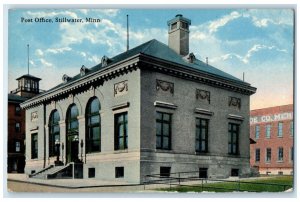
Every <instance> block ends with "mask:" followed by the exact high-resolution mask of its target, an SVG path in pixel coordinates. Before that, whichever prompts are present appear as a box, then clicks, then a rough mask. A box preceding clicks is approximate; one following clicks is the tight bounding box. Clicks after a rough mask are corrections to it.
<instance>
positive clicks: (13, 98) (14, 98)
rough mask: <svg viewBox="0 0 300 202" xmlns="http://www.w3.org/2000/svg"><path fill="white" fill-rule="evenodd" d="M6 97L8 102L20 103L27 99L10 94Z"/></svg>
mask: <svg viewBox="0 0 300 202" xmlns="http://www.w3.org/2000/svg"><path fill="white" fill-rule="evenodd" d="M7 97H8V102H18V103H21V102H24V101H25V100H28V98H25V97H22V96H20V95H16V94H12V93H9V94H8V96H7Z"/></svg>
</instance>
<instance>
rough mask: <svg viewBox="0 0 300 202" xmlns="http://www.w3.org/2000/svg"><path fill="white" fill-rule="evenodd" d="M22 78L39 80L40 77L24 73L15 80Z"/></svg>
mask: <svg viewBox="0 0 300 202" xmlns="http://www.w3.org/2000/svg"><path fill="white" fill-rule="evenodd" d="M22 78H28V79H32V80H38V81H39V80H41V79H40V78H38V77H35V76H32V75H30V74H24V75H23V76H20V77H19V78H17V79H16V80H20V79H22Z"/></svg>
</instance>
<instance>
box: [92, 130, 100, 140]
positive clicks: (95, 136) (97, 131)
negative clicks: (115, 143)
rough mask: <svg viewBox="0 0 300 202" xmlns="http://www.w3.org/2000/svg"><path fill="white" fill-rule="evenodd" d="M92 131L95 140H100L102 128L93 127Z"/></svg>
mask: <svg viewBox="0 0 300 202" xmlns="http://www.w3.org/2000/svg"><path fill="white" fill-rule="evenodd" d="M92 133H93V137H92V139H93V140H99V139H100V129H99V127H93V128H92Z"/></svg>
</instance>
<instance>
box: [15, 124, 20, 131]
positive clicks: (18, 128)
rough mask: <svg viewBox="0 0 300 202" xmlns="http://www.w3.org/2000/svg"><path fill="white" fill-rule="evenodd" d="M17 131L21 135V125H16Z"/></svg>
mask: <svg viewBox="0 0 300 202" xmlns="http://www.w3.org/2000/svg"><path fill="white" fill-rule="evenodd" d="M15 129H16V132H17V133H19V132H20V131H21V126H20V123H19V122H17V123H16V125H15Z"/></svg>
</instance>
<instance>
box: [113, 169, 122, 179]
mask: <svg viewBox="0 0 300 202" xmlns="http://www.w3.org/2000/svg"><path fill="white" fill-rule="evenodd" d="M115 174H116V178H123V177H124V167H116V168H115Z"/></svg>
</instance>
